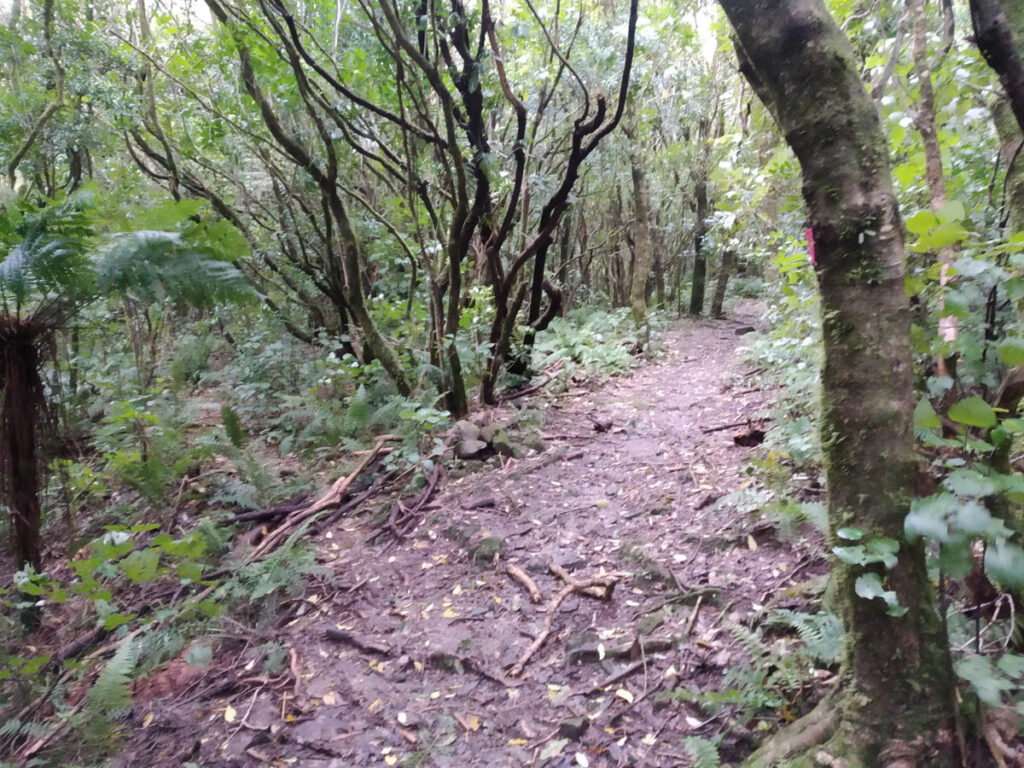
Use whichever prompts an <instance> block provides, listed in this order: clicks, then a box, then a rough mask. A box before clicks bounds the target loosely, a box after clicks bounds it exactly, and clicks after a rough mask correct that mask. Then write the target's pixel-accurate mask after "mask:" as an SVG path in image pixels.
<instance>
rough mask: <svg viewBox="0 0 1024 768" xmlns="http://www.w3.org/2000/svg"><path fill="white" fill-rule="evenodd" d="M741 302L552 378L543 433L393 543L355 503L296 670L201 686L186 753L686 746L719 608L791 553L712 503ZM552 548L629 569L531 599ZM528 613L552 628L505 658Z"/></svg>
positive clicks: (732, 399) (516, 761)
mask: <svg viewBox="0 0 1024 768" xmlns="http://www.w3.org/2000/svg"><path fill="white" fill-rule="evenodd" d="M753 319H754V318H753V315H752V314H750V312H749V311H748V313H747V315H746V316H744V315H740V316H739V317H738V318H736V319H733V320H727V321H715V322H711V321H709V322H700V323H686V324H683V325H681V326H679V327H677V328H676V329H674V330H672V331H669V332H668V333H666V334H665V337H664V344H665V346H666V347H667V352H666V354H665V355H664V356H662V357H661V358H660V359H659V360H657V361H656V362H655V363H653V364H650V365H647V366H644V367H641V368H639V369H638V370H637V371H636V372H635V373H634V374H632V375H631V376H628V377H623V378H620V379H616V380H612V381H610V382H608V383H606V384H605V385H604V386H603V387H601V388H600V389H598V390H596V391H582V390H581V391H579V392H576V393H569V394H568V395H566V396H563V397H561V398H558V399H557V400H556V401H555V403H554V405H552V407H551V408H550V409H549V411H548V413H547V415H546V416H545V419H544V423H543V427H542V429H543V433H544V435H545V436H546V439H547V443H548V444H549V448H548V449H547V451H545V452H543V453H541V454H540V455H537V456H533V457H526V458H523V459H515V460H510V461H509V462H508V463H507V464H506V465H505V466H504V467H503V468H502V469H497V470H494V471H487V472H473V473H471V474H467V475H465V476H463V477H460V478H458V479H449V480H447V481H446V482H445V483H444V487H443V490H442V491H441V493H440V495H439V496H438V498H437V499H436V500H435V501H434V503H433V504H432V505H431V509H430V511H429V512H427V513H426V514H425V515H424V518H423V522H422V523H421V524H420V525H419V527H418V528H416V530H415V531H414V533H413V534H412V535H411V536H409V537H408V538H407V539H405V540H404V541H402V542H401V543H397V544H392V545H391V546H389V547H387V548H384V547H381V546H370V545H368V544H367V543H366V541H367V537H368V535H369V534H370V533H371V532H372V531H371V529H370V528H369V527H368V524H367V521H366V520H365V519H362V520H348V521H344V522H343V524H342V525H340V526H339V527H337V528H335V529H334V530H333V531H331V532H330V533H328V534H327V536H328V537H329V538H324V539H322V542H321V546H322V557H321V560H322V562H323V564H324V565H325V566H326V567H327V568H329V569H330V570H331V571H332V572H333V574H334V575H335V578H336V581H337V583H338V584H339V585H341V589H340V590H337V589H336V590H332V591H331V592H325V593H324V595H323V596H322V597H319V598H317V597H316V596H314V597H313V598H311V600H312V602H311V603H309V604H308V605H307V606H305V608H306V611H305V615H303V616H300V617H299V618H297V619H295V620H294V621H293V622H292V623H291V624H290V625H289V626H288V627H286V628H285V629H284V637H283V640H282V643H283V645H284V646H285V647H287V648H289V649H291V652H292V658H291V665H292V671H293V672H294V673H296V674H297V678H298V682H297V683H296V684H295V685H294V686H292V685H290V684H289V685H287V686H286V687H285V688H284V689H283V690H282V689H281V688H280V687H278V688H274V687H273V686H266V687H263V688H262V689H260V688H254V687H253V686H250V687H248V688H246V689H245V690H246V691H247V693H235V694H233V695H232V697H231V698H230V699H228V700H217V701H211V702H209V705H210V706H209V709H208V710H207V715H206V717H205V718H204V719H205V720H206V722H214V721H217V720H221V718H220V716H219V715H218V713H220V712H223V710H224V707H226V706H227V705H228V704H230V705H231V706H232V707H233V708H234V710H235V711H236V713H237V721H236V722H235V723H234V724H233V725H232V726H229V727H228V729H227V731H225V732H220V733H216V734H208V738H207V739H206V740H205V741H203V742H202V744H201V747H200V748H199V749H198V752H199V754H197V755H196V756H195V757H194V758H193V759H195V760H196V762H197V763H198V764H199V765H202V766H222V765H223V766H228V765H231V766H242V765H244V766H250V765H254V766H255V765H261V764H263V765H266V764H270V763H271V762H274V764H281V765H283V764H289V762H290V764H292V765H299V766H311V767H313V766H323V767H324V768H326V767H327V766H332V767H334V768H343V767H346V766H363V765H366V766H380V765H399V766H414V765H424V766H506V765H508V766H518V765H545V766H575V765H579V766H595V767H596V766H620V765H627V764H628V765H643V766H667V765H687V764H689V761H688V759H687V758H686V750H685V749H684V746H683V741H684V739H685V738H686V737H688V736H694V735H707V734H710V733H714V732H716V731H718V730H721V728H722V727H723V722H722V720H723V719H724V718H722V719H715V718H711V719H710V721H709V720H708V715H707V713H705V712H703V711H701V710H700V709H699V708H697V707H695V706H693V705H692V704H690V703H688V702H687V700H686V697H685V695H680V692H683V691H685V690H687V689H691V690H692V689H698V690H714V689H717V688H719V687H720V685H721V680H722V676H723V674H724V673H725V671H726V670H727V669H728V668H729V667H730V666H731V665H734V664H735V663H737V662H738V661H740V660H741V659H742V654H741V652H740V651H739V650H738V649H737V648H736V647H735V646H734V644H733V642H732V636H731V635H730V634H729V633H728V632H727V631H726V630H724V629H723V626H722V623H723V619H729V620H732V621H743V620H744V619H745V618H747V617H748V616H749V615H750V614H751V612H752V611H754V610H755V606H759V605H761V604H763V603H764V602H765V601H766V600H767V599H769V598H770V596H771V592H772V590H773V589H778V588H779V586H780V585H781V584H782V583H783V582H784V581H785V580H786V579H787V575H788V574H789V573H791V572H792V569H793V568H794V567H795V565H796V564H797V562H798V561H799V560H801V558H802V557H803V556H804V554H805V553H802V552H799V551H794V550H793V549H792V548H791V547H790V545H788V544H781V543H779V542H778V541H776V540H775V538H774V537H773V536H772V535H771V533H770V531H768V532H765V531H761V530H758V529H756V528H755V526H754V524H753V523H752V522H751V521H750V520H749V518H747V517H745V516H740V515H737V514H736V513H734V512H732V511H731V510H729V509H722V508H720V506H721V505H716V504H715V503H714V501H715V500H716V499H717V498H719V497H720V496H721V495H723V494H725V493H728V492H730V491H733V490H736V489H737V488H741V487H744V485H745V484H747V483H749V482H750V475H749V474H748V473H747V472H745V463H746V458H747V456H748V455H749V449H747V448H742V447H737V446H736V445H734V442H733V436H734V434H735V433H736V432H737V431H743V430H742V429H741V430H729V429H726V430H721V431H716V432H711V433H709V434H705V433H703V432H702V428H707V427H712V426H717V425H720V424H723V423H727V422H735V421H740V420H741V419H743V418H745V417H747V416H754V415H756V414H758V413H760V412H762V411H763V409H764V406H765V403H764V395H763V393H760V392H756V391H751V383H750V380H749V378H747V377H745V375H744V374H745V372H746V371H747V370H749V368H748V367H746V366H744V365H742V363H741V362H739V361H737V360H736V359H735V355H734V351H735V348H736V347H737V346H738V345H739V343H740V340H741V338H742V337H738V336H737V335H736V333H735V330H736V328H737V327H738V326H739V325H741V324H747V323H749V322H751V321H753ZM595 419H596V420H597V421H599V422H608V421H610V422H611V426H610V428H608V429H606V430H605V431H603V432H597V431H596V430H595V426H594V423H593V421H594V420H595ZM491 501H493V505H485V504H487V503H488V502H491ZM467 507H471V508H467ZM499 550H500V551H499ZM551 563H554V564H555V565H556V566H561V567H562V568H563V569H564V570H565V571H567V572H568V573H569V574H572V575H573V577H575V578H579V579H584V578H587V577H592V576H597V575H599V574H602V573H604V574H616V573H624V574H627V575H625V576H624V577H623V578H622V579H621V581H620V582H619V583H618V585H617V587H616V588H615V590H614V592H613V595H612V597H611V599H610V600H601V599H596V598H594V597H591V596H588V595H585V594H580V593H573V594H569V595H568V596H566V597H565V599H564V601H563V602H562V603H561V605H560V607H559V609H558V610H557V611H555V612H554V613H553V614H551V615H549V614H548V613H547V612H546V607H547V605H548V604H549V602H550V601H551V600H552V598H553V597H554V596H555V595H557V594H558V593H559V590H562V588H563V587H564V586H565V583H564V581H562V580H561V579H560V578H559V577H557V576H556V575H554V574H553V573H552V571H551V568H550V564H551ZM508 565H514V566H517V567H518V568H520V569H522V570H523V571H524V572H525V573H526V574H528V575H529V576H530V577H531V578H532V580H533V581H534V582H535V583H536V585H537V587H538V588H539V589H540V591H541V592H542V593H543V598H542V601H541V602H539V603H536V604H535V603H534V602H531V599H530V596H529V595H528V593H527V590H526V588H525V587H524V586H523V584H521V583H520V582H519V581H517V580H516V579H514V578H513V577H512V576H510V575H509V573H508V572H507V570H506V567H507V566H508ZM546 619H550V620H551V621H550V629H551V632H550V636H548V637H547V639H546V642H544V644H543V645H542V646H541V647H540V648H539V650H537V651H536V653H535V654H534V655H533V656H532V658H530V659H529V660H528V661H526V662H525V664H524V665H523V666H524V670H523V673H522V675H521V676H519V677H515V678H513V677H510V676H509V674H508V672H509V669H510V668H511V667H513V666H514V665H515V664H516V663H517V661H519V660H520V659H521V658H522V656H523V654H524V652H525V651H526V650H527V648H528V647H529V646H530V645H531V643H532V642H533V640H534V638H535V637H536V636H537V634H538V632H540V631H541V630H542V629H543V628H544V625H545V620H546ZM328 631H331V632H333V633H334V634H335V638H336V639H333V640H332V639H327V638H326V633H327V632H328ZM238 674H239V675H244V674H245V673H243V672H242V671H241V670H240V671H239V673H238ZM250 674H251V673H250ZM673 692H675V694H676V695H675V696H671V695H670V694H672V693H673ZM282 713H284V719H282ZM220 725H221V726H222V727H223V726H224V723H223V721H221V722H220ZM222 730H223V728H222ZM282 758H283V759H285V761H286V762H284V763H279V762H277V760H279V759H282Z"/></svg>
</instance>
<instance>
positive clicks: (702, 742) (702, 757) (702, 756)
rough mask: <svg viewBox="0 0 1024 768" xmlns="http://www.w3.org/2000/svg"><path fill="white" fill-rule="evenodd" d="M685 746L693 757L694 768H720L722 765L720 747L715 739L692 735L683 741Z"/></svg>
mask: <svg viewBox="0 0 1024 768" xmlns="http://www.w3.org/2000/svg"><path fill="white" fill-rule="evenodd" d="M683 746H685V747H686V751H687V752H689V753H690V757H691V758H692V759H693V764H692V768H720V766H721V765H722V759H721V758H720V757H719V756H718V747H717V746H716V745H715V743H714V742H713V741H710V740H708V739H702V738H700V737H697V736H690V737H689V738H687V739H686V740H685V741H684V742H683Z"/></svg>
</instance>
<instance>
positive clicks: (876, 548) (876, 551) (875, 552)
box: [867, 538, 900, 569]
mask: <svg viewBox="0 0 1024 768" xmlns="http://www.w3.org/2000/svg"><path fill="white" fill-rule="evenodd" d="M899 551H900V543H899V542H898V541H896V539H885V538H882V539H871V541H869V542H868V544H867V554H868V557H867V560H868V562H869V563H881V564H882V565H884V566H885V567H886V568H889V569H891V568H893V567H895V565H896V562H897V558H896V554H897V553H898V552H899Z"/></svg>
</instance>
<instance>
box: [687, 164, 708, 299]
mask: <svg viewBox="0 0 1024 768" xmlns="http://www.w3.org/2000/svg"><path fill="white" fill-rule="evenodd" d="M694 195H695V196H696V198H697V205H696V218H695V219H694V222H693V283H692V285H691V287H690V314H691V315H693V316H694V317H697V316H699V315H701V314H702V313H703V312H704V291H705V289H706V283H707V275H708V256H707V254H706V253H705V252H704V235H705V234H706V233H707V225H706V224H705V221H706V219H707V217H708V183H707V180H706V179H704V178H703V177H702V178H700V179H699V180H698V181H697V186H696V188H695V189H694Z"/></svg>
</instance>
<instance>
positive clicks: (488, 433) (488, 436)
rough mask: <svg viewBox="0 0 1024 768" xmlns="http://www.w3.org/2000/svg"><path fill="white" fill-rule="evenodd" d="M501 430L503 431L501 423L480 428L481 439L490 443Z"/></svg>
mask: <svg viewBox="0 0 1024 768" xmlns="http://www.w3.org/2000/svg"><path fill="white" fill-rule="evenodd" d="M499 432H501V426H500V425H499V424H488V425H487V426H486V427H483V428H482V429H481V430H480V439H481V440H483V441H484V442H485V443H489V442H491V441H492V440H493V439H494V436H495V435H497V434H498V433H499Z"/></svg>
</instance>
